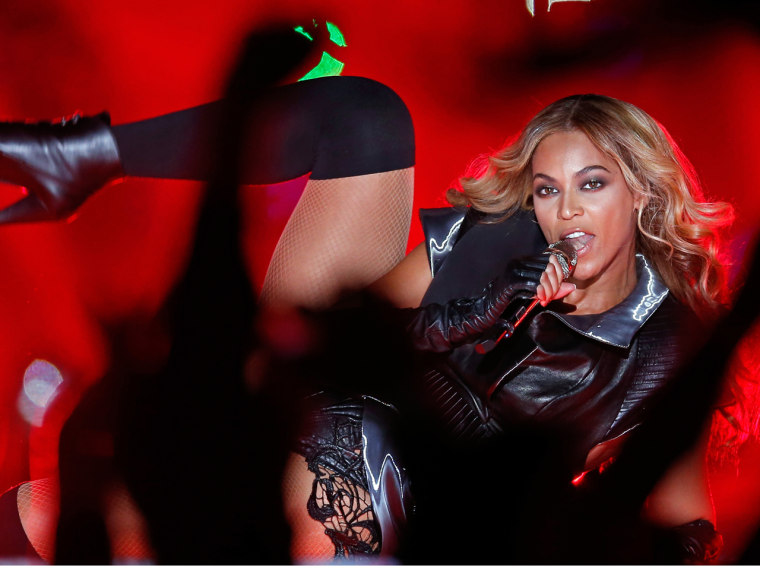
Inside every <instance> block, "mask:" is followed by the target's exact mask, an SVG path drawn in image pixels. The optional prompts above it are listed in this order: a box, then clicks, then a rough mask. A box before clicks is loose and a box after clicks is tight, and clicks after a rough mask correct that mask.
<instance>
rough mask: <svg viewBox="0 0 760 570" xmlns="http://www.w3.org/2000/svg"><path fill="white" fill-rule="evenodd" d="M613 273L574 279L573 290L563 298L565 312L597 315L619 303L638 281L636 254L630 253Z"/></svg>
mask: <svg viewBox="0 0 760 570" xmlns="http://www.w3.org/2000/svg"><path fill="white" fill-rule="evenodd" d="M615 273H616V274H614V275H610V274H602V276H601V277H600V278H598V279H593V280H588V281H585V282H584V281H574V283H575V286H576V289H575V291H573V292H572V293H570V294H569V295H568V296H567V297H565V298H564V299H563V302H564V304H565V305H566V311H567V313H569V314H573V315H597V314H599V313H603V312H605V311H608V310H610V309H611V308H612V307H614V306H615V305H618V304H619V303H621V302H622V301H623V300H624V299H625V298H626V297H628V295H630V294H631V292H632V291H633V289H634V287H636V283H637V282H638V276H637V274H636V256H635V255H634V254H633V253H632V254H631V256H630V258H629V260H628V262H627V263H626V264H625V265H624V266H623V267H622V268H621V270H620V271H618V272H615ZM571 281H572V279H571Z"/></svg>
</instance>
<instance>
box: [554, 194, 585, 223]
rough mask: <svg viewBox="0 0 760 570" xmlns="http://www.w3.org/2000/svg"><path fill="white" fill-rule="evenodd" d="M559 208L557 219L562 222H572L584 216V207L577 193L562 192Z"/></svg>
mask: <svg viewBox="0 0 760 570" xmlns="http://www.w3.org/2000/svg"><path fill="white" fill-rule="evenodd" d="M558 206H559V209H558V210H557V217H558V218H560V219H561V220H571V219H572V218H574V217H575V216H582V215H583V206H582V205H581V201H580V198H579V197H578V196H577V195H576V193H575V192H572V191H570V192H562V194H561V195H560V201H559V204H558Z"/></svg>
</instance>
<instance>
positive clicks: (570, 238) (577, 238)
mask: <svg viewBox="0 0 760 570" xmlns="http://www.w3.org/2000/svg"><path fill="white" fill-rule="evenodd" d="M594 237H595V236H594V234H587V233H586V232H581V231H577V232H572V233H569V234H567V235H566V236H564V237H563V238H562V239H563V240H565V241H566V242H567V243H569V244H570V245H571V246H572V247H573V248H574V249H575V251H576V253H577V254H578V255H582V254H583V253H585V252H586V250H587V249H588V247H589V243H590V242H591V240H592V239H594Z"/></svg>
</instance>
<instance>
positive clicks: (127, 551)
mask: <svg viewBox="0 0 760 570" xmlns="http://www.w3.org/2000/svg"><path fill="white" fill-rule="evenodd" d="M59 500H60V488H59V486H58V480H57V479H56V478H54V477H46V478H44V479H35V480H34V481H28V482H26V483H23V484H21V485H19V488H18V495H17V503H18V514H19V518H20V519H21V525H22V526H23V527H24V532H25V533H26V536H27V538H28V539H29V542H30V543H31V544H32V546H33V547H34V549H35V550H36V551H37V554H39V555H40V557H41V558H42V559H43V560H45V561H46V562H52V561H53V554H54V552H55V532H56V525H57V523H58V515H59V507H58V505H59ZM104 508H105V517H106V525H107V528H108V534H109V536H110V538H111V550H112V552H113V556H114V558H115V559H117V560H122V561H125V560H127V561H129V560H152V559H153V552H152V550H151V548H150V543H149V540H148V537H147V528H146V525H145V521H144V519H143V517H142V515H141V514H140V512H139V510H138V509H137V506H136V505H135V503H134V500H133V499H132V497H131V496H130V495H129V492H128V491H127V489H126V488H125V487H124V485H123V484H121V483H118V484H115V485H113V486H111V487H110V488H109V489H108V491H107V493H106V496H105V503H104Z"/></svg>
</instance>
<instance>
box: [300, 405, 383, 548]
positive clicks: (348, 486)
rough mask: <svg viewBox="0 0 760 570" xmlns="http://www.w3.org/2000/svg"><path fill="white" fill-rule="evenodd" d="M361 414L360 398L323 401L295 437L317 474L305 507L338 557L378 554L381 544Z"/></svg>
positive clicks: (308, 462) (310, 469) (311, 468)
mask: <svg viewBox="0 0 760 570" xmlns="http://www.w3.org/2000/svg"><path fill="white" fill-rule="evenodd" d="M361 418H362V407H361V403H355V402H342V403H340V404H337V405H332V406H325V407H323V408H322V409H321V410H320V411H319V412H317V413H315V414H314V415H313V417H312V421H311V422H310V425H309V429H307V430H306V431H307V433H305V434H304V435H303V437H302V438H301V440H300V441H299V448H300V449H299V450H298V451H299V453H301V454H302V455H303V456H304V457H305V458H306V462H307V464H308V467H309V471H311V472H312V473H314V475H315V479H314V482H313V484H312V490H311V495H310V496H309V500H308V502H307V505H306V508H307V510H308V512H309V516H311V518H313V519H314V520H317V521H319V522H320V523H322V525H324V527H325V534H326V535H327V536H329V537H330V540H331V541H332V543H333V546H334V547H335V558H336V559H345V558H352V557H354V556H356V555H373V554H379V553H380V549H381V546H382V544H381V535H380V526H379V524H378V522H377V520H376V519H375V514H374V512H373V510H372V502H371V499H370V494H369V491H368V490H367V477H366V473H365V470H364V462H363V460H362V426H361V422H362V419H361Z"/></svg>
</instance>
